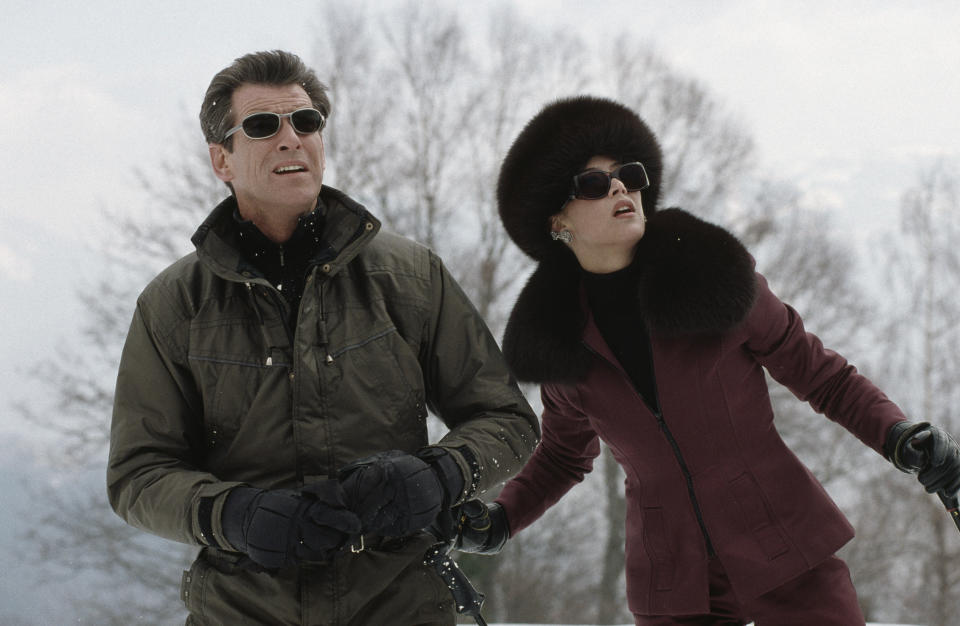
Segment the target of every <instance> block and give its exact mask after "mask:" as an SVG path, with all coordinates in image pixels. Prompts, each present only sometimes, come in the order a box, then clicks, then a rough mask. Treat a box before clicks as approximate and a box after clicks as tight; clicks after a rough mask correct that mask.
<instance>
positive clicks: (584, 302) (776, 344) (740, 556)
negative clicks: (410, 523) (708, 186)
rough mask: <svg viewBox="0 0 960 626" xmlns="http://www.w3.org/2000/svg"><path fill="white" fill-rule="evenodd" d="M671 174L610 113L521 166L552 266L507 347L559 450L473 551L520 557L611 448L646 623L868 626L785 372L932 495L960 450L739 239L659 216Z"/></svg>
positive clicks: (843, 537) (578, 101) (634, 607)
mask: <svg viewBox="0 0 960 626" xmlns="http://www.w3.org/2000/svg"><path fill="white" fill-rule="evenodd" d="M661 169H662V159H661V153H660V148H659V145H658V143H657V140H656V138H655V137H654V135H653V133H652V132H651V131H650V130H649V128H648V127H647V126H646V125H645V124H644V122H643V121H642V120H641V119H640V118H639V117H638V116H637V115H636V114H635V113H634V112H632V111H631V110H629V109H627V108H626V107H624V106H622V105H620V104H618V103H616V102H612V101H609V100H604V99H597V98H591V97H579V98H573V99H568V100H561V101H557V102H555V103H552V104H550V105H548V106H547V107H546V108H544V109H543V110H542V111H541V112H540V113H539V114H538V115H536V116H535V117H534V118H533V120H532V121H530V123H529V124H528V125H527V126H526V127H525V128H524V129H523V131H522V132H521V133H520V135H519V136H518V138H517V139H516V141H515V143H514V144H513V146H512V147H511V148H510V151H509V153H508V154H507V156H506V158H505V160H504V162H503V166H502V169H501V172H500V179H499V183H498V189H497V194H498V203H499V209H500V215H501V218H502V220H503V223H504V226H505V227H506V229H507V231H508V233H509V234H510V236H511V237H512V238H513V240H514V242H516V244H517V245H518V246H519V247H520V248H521V249H522V250H523V251H524V252H525V253H527V254H528V255H530V256H531V257H532V258H533V259H535V260H536V261H537V262H538V267H537V268H536V270H535V271H534V273H533V275H532V276H531V278H530V280H529V282H528V283H527V285H526V286H525V288H524V289H523V291H522V293H521V294H520V296H519V299H518V301H517V303H516V306H515V308H514V310H513V312H512V314H511V317H510V320H509V324H508V326H507V330H506V334H505V336H504V342H503V344H504V345H503V348H504V352H505V354H506V355H507V358H508V361H509V362H510V364H511V366H512V367H513V370H514V373H515V374H516V375H517V377H518V378H520V379H521V380H524V381H532V382H537V383H540V384H541V395H542V399H543V407H544V408H543V416H542V420H543V439H542V441H541V443H540V445H539V447H538V448H537V450H536V452H535V453H534V455H533V457H532V458H531V459H530V461H529V462H528V463H527V465H526V466H525V467H524V469H523V470H522V471H521V472H520V473H519V474H518V475H517V476H516V477H515V478H514V479H513V480H511V481H510V482H509V483H507V485H506V486H505V487H504V489H503V491H502V492H501V494H500V495H499V497H498V498H497V499H496V501H495V503H493V504H491V505H489V507H487V506H486V505H483V504H481V503H479V502H477V501H472V502H470V503H468V504H467V505H465V507H464V518H463V521H464V522H465V523H464V524H463V528H462V530H461V536H460V538H459V544H460V545H459V547H460V549H462V550H464V551H469V552H481V553H493V552H497V551H499V549H500V548H501V547H502V545H503V543H504V542H505V541H506V539H507V537H508V536H510V535H515V534H516V533H518V532H520V531H521V530H523V529H524V528H525V527H527V526H528V525H530V524H531V523H533V522H534V521H535V520H536V519H537V518H538V517H539V516H540V515H542V514H543V512H544V511H545V510H546V509H547V508H549V507H550V506H551V505H553V504H554V503H555V502H556V501H557V500H559V499H560V497H562V496H563V495H564V494H565V493H566V492H567V491H568V490H569V489H570V488H571V487H572V486H573V485H574V484H576V483H577V482H579V481H580V480H582V479H583V476H584V474H585V473H587V472H589V471H590V470H591V468H592V463H593V459H594V458H595V457H596V456H597V454H598V453H599V451H600V445H599V439H602V440H603V441H604V442H605V443H607V444H608V445H609V447H610V449H611V450H612V452H613V454H614V456H615V457H616V459H617V461H618V462H619V463H620V465H621V466H622V467H623V469H624V471H625V473H626V498H627V522H626V530H627V534H626V537H627V538H626V580H627V598H628V601H629V606H630V610H631V611H632V612H633V614H634V616H635V620H636V623H637V624H680V623H682V624H715V623H747V622H749V621H751V620H755V621H756V623H757V624H758V625H760V624H764V623H766V624H780V623H785V621H784V619H785V617H786V616H789V617H790V619H791V620H792V621H790V623H803V624H820V625H823V624H838V625H840V624H842V625H843V626H850V625H851V624H857V623H860V624H863V623H864V618H863V615H862V613H861V611H860V609H859V607H858V604H857V597H856V592H855V591H854V588H853V585H852V583H851V581H850V576H849V572H848V570H847V567H846V565H845V564H844V563H843V561H841V560H840V559H838V558H837V557H836V556H834V555H835V553H836V551H837V550H838V549H839V548H840V547H841V546H843V545H844V544H845V543H846V542H847V541H849V540H850V539H851V538H852V537H853V528H852V527H851V526H850V524H849V523H848V521H847V520H846V519H845V518H844V516H843V514H842V513H841V512H840V510H839V509H838V508H837V506H836V505H835V504H834V503H833V502H832V501H831V499H830V498H829V497H828V496H827V494H826V492H825V491H824V489H823V488H822V486H821V485H820V484H819V483H818V482H817V480H816V479H815V478H814V476H813V475H812V474H811V472H810V471H809V470H808V469H807V468H806V467H805V466H804V465H803V464H802V463H801V462H800V461H799V460H798V459H797V458H796V456H794V454H793V453H792V452H791V451H790V450H789V449H788V448H787V447H786V445H785V444H784V442H783V441H782V440H781V438H780V436H779V435H778V434H777V431H776V429H775V428H774V425H773V410H772V407H771V404H770V398H769V396H768V393H767V383H766V380H765V378H764V371H763V370H764V368H766V370H767V371H768V372H769V373H770V375H771V376H772V377H773V378H774V379H776V380H777V381H779V382H780V383H782V384H784V385H786V386H787V387H788V388H790V389H791V390H792V391H793V392H794V393H795V394H796V395H797V396H798V397H799V398H802V399H804V400H806V401H807V402H809V403H810V404H811V405H812V406H813V408H814V409H816V410H817V411H819V412H822V413H824V414H825V415H826V416H827V417H829V418H830V419H832V420H834V421H836V422H838V423H840V424H842V425H843V426H844V427H846V428H847V429H848V430H850V431H851V432H852V433H853V434H854V435H856V436H857V437H858V438H859V439H861V440H862V441H863V442H864V443H865V444H866V445H868V446H870V447H872V448H873V449H874V450H876V451H877V452H879V453H881V454H884V455H885V456H886V457H887V458H889V459H891V460H892V461H893V462H894V464H895V465H896V466H897V467H898V468H900V469H902V470H904V471H915V470H919V469H921V468H925V469H924V471H923V472H921V474H920V479H921V481H922V482H923V483H924V485H925V486H926V487H927V489H928V490H929V491H931V492H933V491H938V490H940V491H944V492H950V493H953V492H956V490H957V488H958V487H960V450H958V447H957V444H956V443H955V442H954V441H953V440H952V439H951V438H950V437H949V435H947V434H946V433H944V432H943V431H942V430H940V429H938V428H936V427H934V426H931V425H929V424H927V423H920V424H911V423H909V422H907V421H906V418H905V417H904V415H903V413H902V412H901V411H900V409H899V408H897V406H896V405H894V404H893V403H892V402H891V401H890V400H888V399H887V397H886V396H885V395H884V394H883V393H882V392H881V391H880V390H879V389H877V388H876V387H875V386H874V385H873V384H872V383H871V382H870V381H869V380H867V379H866V378H864V377H863V376H861V375H860V374H858V373H857V371H856V369H855V368H854V367H853V366H852V365H850V364H848V363H847V361H846V360H844V358H843V357H841V356H840V355H838V354H836V353H835V352H832V351H830V350H826V349H825V348H824V347H823V345H822V344H821V343H820V341H819V340H818V339H817V337H815V336H813V335H811V334H809V333H806V332H805V331H804V328H803V323H802V321H801V319H800V317H799V316H798V315H797V313H796V311H794V310H793V309H791V308H790V307H789V306H788V305H785V304H784V303H782V302H781V301H780V300H778V299H777V297H776V296H775V295H774V294H773V293H772V292H771V291H770V289H769V288H768V287H767V283H766V281H765V280H764V278H763V276H761V275H759V274H757V273H755V271H754V261H753V258H752V257H751V256H750V254H749V253H748V252H747V250H745V249H744V247H743V246H742V245H741V244H740V243H739V242H738V241H737V239H736V238H734V237H733V236H732V235H731V234H729V233H728V232H726V231H725V230H723V229H721V228H719V227H717V226H713V225H711V224H708V223H706V222H703V221H701V220H699V219H697V218H695V217H693V216H692V215H690V214H688V213H685V212H683V211H681V210H679V209H667V210H662V211H657V210H656V206H657V196H658V192H659V184H660V175H661ZM928 457H929V458H930V459H935V462H934V463H931V464H930V465H932V466H934V467H927V464H926V459H927V458H928ZM488 516H489V517H488ZM488 522H489V523H488Z"/></svg>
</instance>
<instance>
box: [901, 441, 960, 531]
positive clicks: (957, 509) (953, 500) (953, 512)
mask: <svg viewBox="0 0 960 626" xmlns="http://www.w3.org/2000/svg"><path fill="white" fill-rule="evenodd" d="M929 439H930V433H929V431H927V432H921V433H919V434H917V436H916V437H914V440H913V441H911V442H910V443H908V444H907V445H908V446H909V447H910V448H911V449H913V450H914V451H915V452H917V453H919V454H920V455H921V458H922V459H923V466H924V467H926V465H927V463H928V462H929V460H930V455H929V453H928V452H927V451H926V450H925V449H924V447H925V445H924V444H926V442H927V441H928V440H929ZM937 496H938V497H939V498H940V502H942V503H943V508H945V509H946V510H947V513H949V514H950V517H951V518H952V519H953V523H954V524H956V526H957V530H958V531H960V499H958V498H957V494H953V495H949V494H947V493H945V492H943V491H938V492H937Z"/></svg>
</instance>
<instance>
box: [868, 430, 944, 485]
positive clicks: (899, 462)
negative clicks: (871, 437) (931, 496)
mask: <svg viewBox="0 0 960 626" xmlns="http://www.w3.org/2000/svg"><path fill="white" fill-rule="evenodd" d="M884 450H885V452H886V453H887V458H888V459H890V461H891V462H892V463H893V464H894V465H895V466H896V467H897V468H898V469H900V470H902V471H904V472H908V473H915V472H918V474H917V478H918V479H919V480H920V482H921V483H922V484H923V486H924V488H926V490H927V492H928V493H934V492H939V493H942V494H944V495H946V496H952V495H954V494H956V493H957V491H958V490H960V446H958V445H957V442H956V441H954V439H953V437H951V436H950V435H949V434H948V433H947V432H946V431H944V430H942V429H940V428H937V427H936V426H933V425H931V424H930V423H929V422H920V423H919V424H912V423H910V422H898V423H897V424H894V425H893V427H892V428H891V429H890V433H889V434H888V435H887V442H886V445H885V447H884Z"/></svg>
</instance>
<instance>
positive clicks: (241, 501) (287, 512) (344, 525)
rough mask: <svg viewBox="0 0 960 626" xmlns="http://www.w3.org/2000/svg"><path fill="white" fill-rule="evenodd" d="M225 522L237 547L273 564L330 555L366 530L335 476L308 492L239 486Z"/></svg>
mask: <svg viewBox="0 0 960 626" xmlns="http://www.w3.org/2000/svg"><path fill="white" fill-rule="evenodd" d="M221 522H222V526H223V534H224V535H226V538H227V541H229V542H230V544H231V545H233V547H235V548H236V549H237V550H240V551H241V552H244V553H246V554H247V556H249V557H250V560H252V561H253V562H254V563H256V564H257V565H259V566H260V567H262V568H265V569H270V570H275V569H279V568H281V567H284V566H287V565H291V564H293V563H297V562H299V561H327V560H330V558H331V557H332V556H333V555H334V553H336V552H337V550H339V549H340V548H342V547H343V546H344V545H346V544H347V543H348V542H349V541H350V539H351V537H354V536H356V535H358V534H359V533H360V520H359V519H358V518H357V516H356V515H354V514H353V513H352V512H351V511H349V510H347V508H346V505H345V504H344V502H343V492H342V491H341V490H340V483H338V482H337V481H335V480H326V481H323V482H320V483H317V484H315V485H311V486H309V487H307V488H305V489H304V491H303V492H302V493H298V492H296V491H294V490H289V489H271V490H264V489H254V488H252V487H236V488H234V489H232V490H231V491H230V493H229V494H227V501H226V502H225V503H224V505H223V513H222V515H221Z"/></svg>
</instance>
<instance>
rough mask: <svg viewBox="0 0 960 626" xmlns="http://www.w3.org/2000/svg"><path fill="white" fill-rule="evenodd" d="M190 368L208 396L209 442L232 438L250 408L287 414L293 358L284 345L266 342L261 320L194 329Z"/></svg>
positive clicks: (206, 428) (205, 406) (211, 446)
mask: <svg viewBox="0 0 960 626" xmlns="http://www.w3.org/2000/svg"><path fill="white" fill-rule="evenodd" d="M189 363H190V368H191V370H192V372H193V376H194V379H195V380H196V381H197V387H198V389H199V391H200V393H201V395H202V397H203V412H204V414H203V424H204V436H205V441H204V444H205V447H206V448H207V449H208V450H209V449H217V448H218V447H222V445H223V444H224V443H226V442H229V441H231V440H233V439H234V438H235V437H236V436H237V435H238V433H239V432H240V431H241V430H242V429H243V428H244V427H246V426H248V425H249V422H251V421H262V417H259V416H258V417H257V419H256V420H249V419H247V418H248V416H250V415H251V414H254V413H257V414H260V413H263V416H270V415H272V416H278V417H279V416H284V415H286V414H287V411H288V410H289V409H288V406H289V395H290V394H289V383H288V373H289V370H290V364H291V359H290V357H289V354H288V353H287V351H286V350H285V349H276V348H275V349H270V350H268V349H267V348H265V347H264V340H263V337H262V335H261V332H260V329H259V327H257V326H254V325H251V324H247V323H233V324H231V323H223V324H219V325H204V326H198V327H196V328H194V329H191V342H190V353H189Z"/></svg>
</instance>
